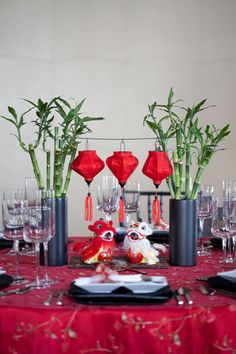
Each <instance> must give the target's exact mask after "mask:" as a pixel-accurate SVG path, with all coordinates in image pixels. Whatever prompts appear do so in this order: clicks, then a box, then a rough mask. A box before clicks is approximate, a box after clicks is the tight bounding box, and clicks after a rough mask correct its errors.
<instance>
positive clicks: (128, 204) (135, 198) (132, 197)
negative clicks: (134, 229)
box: [124, 182, 140, 226]
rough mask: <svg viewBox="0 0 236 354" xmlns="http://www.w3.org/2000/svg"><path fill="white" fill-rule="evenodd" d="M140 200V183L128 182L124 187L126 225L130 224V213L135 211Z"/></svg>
mask: <svg viewBox="0 0 236 354" xmlns="http://www.w3.org/2000/svg"><path fill="white" fill-rule="evenodd" d="M139 201H140V184H139V183H138V182H128V183H126V185H125V188H124V204H125V213H126V226H130V223H131V214H132V213H137V211H138V210H139Z"/></svg>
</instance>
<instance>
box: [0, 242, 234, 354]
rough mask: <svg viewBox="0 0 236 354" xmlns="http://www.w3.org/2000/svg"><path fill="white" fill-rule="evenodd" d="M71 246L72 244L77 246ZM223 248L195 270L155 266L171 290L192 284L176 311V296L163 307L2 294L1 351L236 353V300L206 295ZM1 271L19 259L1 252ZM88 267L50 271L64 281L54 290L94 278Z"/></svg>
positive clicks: (29, 261) (25, 263)
mask: <svg viewBox="0 0 236 354" xmlns="http://www.w3.org/2000/svg"><path fill="white" fill-rule="evenodd" d="M72 246H73V243H71V244H70V248H72ZM220 255H221V251H220V250H218V249H215V250H214V251H213V253H212V256H208V257H199V259H198V265H197V266H195V267H186V268H184V267H169V268H168V269H159V270H155V269H151V270H149V271H148V273H149V274H152V275H154V274H155V275H165V276H166V277H167V279H168V282H169V284H170V286H171V287H172V288H173V289H176V288H177V287H179V286H190V287H191V288H192V289H193V291H192V298H193V301H194V304H193V305H183V306H178V305H177V304H176V301H175V299H174V298H172V299H171V300H170V301H169V302H167V303H165V304H159V305H142V306H140V305H138V306H137V305H136V306H130V305H129V306H127V305H126V306H125V305H122V306H121V305H114V306H113V305H112V306H95V305H81V304H78V303H76V302H74V301H73V300H72V299H70V298H68V297H66V296H64V298H63V302H64V305H63V306H62V307H59V306H57V305H56V304H55V300H54V301H53V304H52V306H50V307H49V308H47V307H45V306H44V305H43V301H44V300H46V298H47V296H48V294H49V292H50V290H51V288H50V289H41V290H34V291H31V292H29V293H27V294H24V295H8V296H6V297H0V353H1V354H8V353H9V354H10V353H11V354H12V353H14V354H28V353H30V354H49V353H50V354H54V353H55V354H59V353H81V354H87V353H90V354H91V353H92V354H95V353H116V354H124V353H129V354H130V353H132V354H145V353H146V354H152V353H155V354H156V353H158V354H162V353H163V354H166V353H176V354H184V353H186V354H187V353H188V354H190V353H192V354H200V353H201V354H209V353H216V354H219V353H236V331H235V324H236V299H232V298H229V297H226V296H219V295H214V296H208V295H202V294H201V293H200V292H199V290H198V287H199V285H200V284H201V282H199V281H197V280H196V278H197V277H200V276H210V275H215V274H216V273H217V272H218V271H220V270H222V268H221V266H220V265H219V263H218V260H219V257H220ZM20 262H21V273H22V274H24V275H25V277H28V278H30V279H33V277H34V267H35V263H34V258H33V257H27V256H24V257H23V256H22V257H21V259H20ZM0 266H4V268H5V269H7V273H8V274H13V273H14V257H12V256H7V255H6V250H1V257H0ZM91 272H92V271H91V270H87V269H80V270H77V269H69V268H68V267H67V266H64V267H50V268H49V273H50V275H51V276H52V277H55V278H57V279H58V281H59V283H58V284H56V285H54V286H53V288H54V289H68V286H69V284H70V282H72V281H73V280H74V279H75V278H76V277H78V276H82V275H87V274H90V273H91Z"/></svg>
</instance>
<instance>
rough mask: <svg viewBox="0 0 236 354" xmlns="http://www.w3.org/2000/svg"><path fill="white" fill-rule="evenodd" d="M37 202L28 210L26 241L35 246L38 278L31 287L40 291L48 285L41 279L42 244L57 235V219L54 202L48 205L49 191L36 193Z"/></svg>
mask: <svg viewBox="0 0 236 354" xmlns="http://www.w3.org/2000/svg"><path fill="white" fill-rule="evenodd" d="M35 193H36V194H37V197H36V202H35V204H34V205H33V206H29V207H28V209H27V218H26V220H25V223H24V239H25V241H26V242H32V243H34V244H35V251H36V276H35V280H34V281H33V282H32V284H31V286H33V287H35V288H37V289H39V288H45V287H47V286H48V284H47V283H46V282H45V281H44V279H41V278H40V244H41V243H44V242H47V241H49V239H50V238H51V237H53V235H54V233H55V225H54V222H55V219H54V217H53V212H54V211H53V208H54V202H53V203H48V200H47V199H48V198H47V194H46V193H47V191H44V190H39V191H35Z"/></svg>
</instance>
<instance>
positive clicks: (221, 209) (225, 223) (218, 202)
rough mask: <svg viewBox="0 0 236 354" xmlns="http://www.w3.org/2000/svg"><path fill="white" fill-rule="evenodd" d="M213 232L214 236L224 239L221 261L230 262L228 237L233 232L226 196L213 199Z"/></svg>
mask: <svg viewBox="0 0 236 354" xmlns="http://www.w3.org/2000/svg"><path fill="white" fill-rule="evenodd" d="M211 232H212V234H213V235H214V236H216V237H221V239H222V249H223V259H222V260H220V263H228V262H227V257H226V256H227V254H226V252H227V238H228V237H229V236H230V235H231V234H232V232H231V231H230V227H229V219H228V215H227V208H226V207H225V199H224V198H216V199H215V200H214V201H213V208H212V227H211Z"/></svg>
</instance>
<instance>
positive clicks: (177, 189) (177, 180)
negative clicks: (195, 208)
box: [173, 151, 181, 199]
mask: <svg viewBox="0 0 236 354" xmlns="http://www.w3.org/2000/svg"><path fill="white" fill-rule="evenodd" d="M173 164H174V176H175V199H180V195H181V189H180V175H179V159H178V154H177V152H176V151H173Z"/></svg>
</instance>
